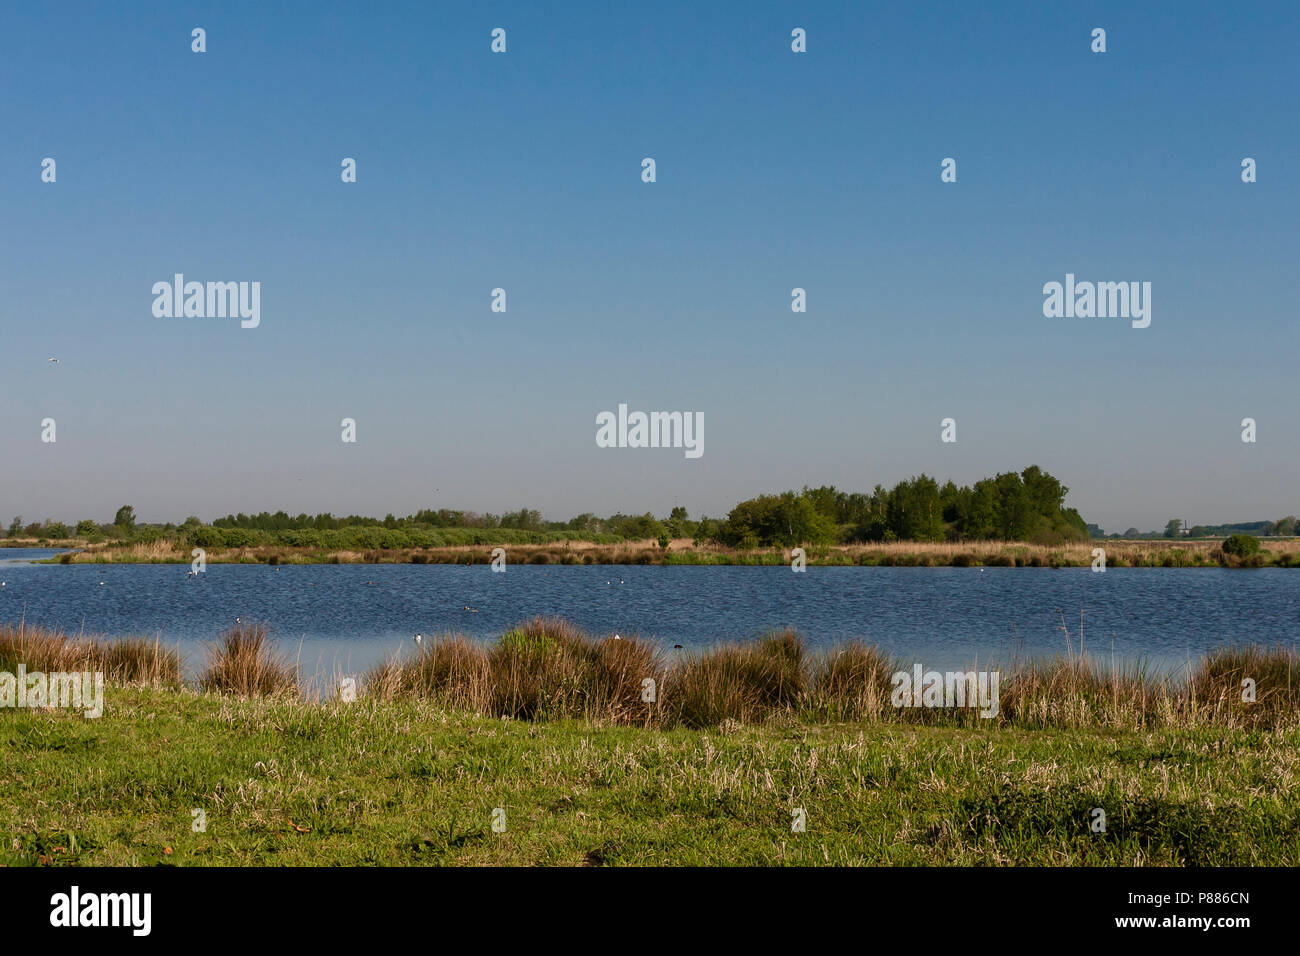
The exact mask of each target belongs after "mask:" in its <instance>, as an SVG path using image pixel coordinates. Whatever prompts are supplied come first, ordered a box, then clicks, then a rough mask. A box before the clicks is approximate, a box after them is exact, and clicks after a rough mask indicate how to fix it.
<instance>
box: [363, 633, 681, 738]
mask: <svg viewBox="0 0 1300 956" xmlns="http://www.w3.org/2000/svg"><path fill="white" fill-rule="evenodd" d="M663 674H664V667H663V664H662V661H661V660H660V657H659V652H658V649H657V648H656V647H655V646H654V645H653V644H650V643H647V642H645V641H639V640H637V639H636V638H624V639H615V638H606V639H603V640H600V639H594V638H592V637H590V636H589V635H587V634H586V633H585V632H583V631H582V630H580V629H579V628H577V627H575V626H574V625H572V624H570V623H569V622H567V621H563V620H552V619H544V618H538V619H534V620H532V621H528V622H527V623H525V624H523V625H521V626H519V627H517V628H515V629H514V630H511V631H509V632H507V633H506V634H504V635H502V637H501V638H500V640H499V641H497V643H496V644H494V645H491V646H484V645H482V644H478V643H475V642H473V641H470V640H468V639H466V638H464V637H460V636H454V635H447V636H444V637H440V638H435V639H433V640H431V641H430V642H429V643H428V644H427V645H425V646H423V647H422V648H421V649H420V650H419V651H418V652H417V653H416V654H415V655H414V656H413V657H410V658H406V659H398V658H392V659H390V660H388V661H385V662H384V663H382V664H380V665H379V666H378V667H376V668H374V669H373V670H371V671H370V673H369V674H368V675H367V676H366V688H367V693H369V694H371V695H372V696H375V697H378V698H380V699H389V700H391V699H394V698H396V697H401V696H404V695H412V696H416V697H420V698H423V699H427V700H433V701H437V702H438V703H440V704H443V705H444V706H448V707H462V708H467V709H470V710H476V711H479V712H481V713H488V714H493V715H495V716H501V717H512V718H519V719H523V720H536V719H543V718H552V719H554V718H560V717H580V718H585V719H588V720H592V721H596V722H604V723H624V724H628V723H631V724H636V723H648V722H651V721H653V720H654V719H655V718H656V717H657V715H658V704H657V701H656V700H655V699H653V698H656V697H657V696H658V695H657V693H656V694H651V695H648V696H650V697H651V698H652V699H650V700H643V699H642V691H643V689H644V688H645V687H646V685H645V681H646V680H647V679H650V680H653V681H655V685H654V686H655V687H656V689H657V687H658V686H659V684H660V683H662V680H663Z"/></svg>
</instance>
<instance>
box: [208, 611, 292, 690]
mask: <svg viewBox="0 0 1300 956" xmlns="http://www.w3.org/2000/svg"><path fill="white" fill-rule="evenodd" d="M268 637H269V634H268V631H267V629H266V626H265V625H263V624H236V625H235V626H234V627H232V628H230V629H229V630H227V631H226V632H225V633H224V634H222V635H221V637H220V639H219V640H218V641H217V644H216V645H215V646H214V647H212V648H211V650H210V651H209V652H208V667H207V670H205V671H204V672H203V674H202V676H201V677H200V678H199V685H200V686H201V687H202V688H203V689H204V690H209V691H218V692H220V693H226V694H236V695H238V696H240V697H275V696H282V695H290V694H298V693H299V692H300V688H299V685H298V672H297V669H296V668H295V667H294V666H293V665H291V664H290V663H289V662H288V660H287V659H286V658H285V657H283V656H280V655H276V654H274V653H272V652H271V649H270V647H269V644H268Z"/></svg>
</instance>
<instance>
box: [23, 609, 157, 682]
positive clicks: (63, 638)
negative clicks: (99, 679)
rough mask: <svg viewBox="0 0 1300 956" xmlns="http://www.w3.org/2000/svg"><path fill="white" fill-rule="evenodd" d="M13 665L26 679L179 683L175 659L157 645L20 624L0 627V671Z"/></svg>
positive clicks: (144, 639)
mask: <svg viewBox="0 0 1300 956" xmlns="http://www.w3.org/2000/svg"><path fill="white" fill-rule="evenodd" d="M19 664H22V665H23V666H24V667H25V668H26V669H27V671H28V672H29V673H31V672H33V671H42V672H44V673H47V674H49V673H59V672H64V673H71V672H73V671H100V672H103V674H104V679H105V680H108V681H112V682H114V683H119V684H153V685H169V686H178V685H179V684H180V682H181V660H180V654H179V653H178V652H177V651H176V650H175V649H173V648H165V647H163V646H162V644H161V642H159V641H158V640H153V641H151V640H149V639H147V638H125V639H123V640H117V641H105V640H95V639H92V638H85V637H82V638H70V637H68V636H67V635H65V634H64V633H63V632H61V631H55V630H51V629H49V628H42V627H31V626H29V625H27V624H26V623H19V624H18V626H17V627H13V626H0V669H3V670H7V671H10V672H13V671H14V670H15V669H16V668H17V666H18V665H19Z"/></svg>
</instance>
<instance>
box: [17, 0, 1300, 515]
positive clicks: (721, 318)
mask: <svg viewBox="0 0 1300 956" xmlns="http://www.w3.org/2000/svg"><path fill="white" fill-rule="evenodd" d="M984 7H988V8H991V9H988V10H985V9H980V8H984ZM2 21H3V22H0V88H2V89H3V90H4V91H5V95H4V96H3V97H0V129H3V131H4V135H3V137H0V381H2V382H3V384H2V385H0V515H3V520H5V521H7V520H8V518H9V517H11V516H12V515H14V514H22V515H23V516H24V517H25V518H26V520H28V521H32V520H39V519H42V518H45V517H54V518H58V519H61V520H77V519H79V518H83V517H93V518H95V519H97V520H111V518H112V515H113V512H114V511H115V509H116V508H117V507H118V506H119V505H121V504H124V503H130V504H132V505H134V506H135V508H136V512H137V514H138V515H139V517H140V519H141V520H143V521H166V520H174V521H179V520H181V519H183V518H184V517H185V516H186V515H188V514H191V513H193V514H198V515H200V516H201V517H203V518H205V519H210V518H213V517H216V516H218V515H222V514H225V513H227V512H232V511H260V510H262V509H267V510H271V511H274V510H277V509H281V508H283V509H284V510H286V511H289V512H290V513H294V514H296V513H298V512H302V511H306V512H317V511H326V510H329V511H333V512H335V513H366V514H376V515H380V516H382V515H383V514H384V513H386V512H394V513H398V514H406V513H410V512H412V511H415V510H417V509H419V508H423V507H431V508H438V507H450V508H466V509H474V510H478V511H494V512H499V511H502V510H508V509H515V508H518V507H521V506H528V507H534V508H539V509H540V510H541V511H542V512H543V513H544V514H545V515H546V516H547V517H550V518H568V517H570V516H571V515H573V514H575V513H578V512H582V511H594V512H596V513H598V514H608V513H612V512H614V511H617V510H622V511H628V512H642V511H645V510H653V511H654V512H656V513H657V514H665V513H667V511H668V510H669V509H670V508H671V507H672V506H673V505H676V504H682V505H685V506H686V507H687V508H688V509H689V511H690V513H691V515H692V517H698V516H699V514H700V513H702V512H703V513H706V514H709V515H711V516H715V517H716V516H719V515H722V514H725V512H726V511H727V510H728V509H729V508H730V506H731V505H733V504H734V503H735V502H736V501H738V500H740V499H742V498H746V497H750V496H752V495H754V494H757V493H760V492H765V491H778V490H782V489H785V488H788V487H799V486H801V485H803V484H805V483H808V484H812V485H818V484H823V483H833V484H835V485H837V486H839V487H841V488H845V489H848V490H870V488H871V487H872V486H873V485H875V484H876V483H882V484H885V485H890V484H892V483H894V482H896V481H898V480H899V479H901V478H905V477H908V476H911V475H913V474H917V473H919V472H922V471H925V472H927V473H930V474H933V475H936V476H938V477H939V478H940V480H943V479H946V478H952V479H954V480H956V481H957V482H958V483H967V482H971V481H974V480H976V479H978V478H980V477H983V476H986V475H991V474H993V473H995V472H998V471H1006V470H1019V469H1021V468H1023V467H1025V466H1026V465H1029V464H1038V465H1040V466H1042V467H1043V468H1045V469H1047V470H1048V471H1050V472H1052V473H1053V474H1055V475H1057V476H1058V477H1059V478H1060V479H1061V480H1062V481H1063V482H1064V483H1065V484H1066V485H1067V486H1068V487H1069V488H1070V489H1071V493H1070V496H1069V498H1068V503H1071V504H1073V505H1075V506H1076V507H1078V508H1079V509H1080V511H1081V513H1082V514H1083V515H1084V517H1085V519H1087V520H1089V521H1093V522H1097V523H1099V524H1101V525H1102V526H1103V527H1104V528H1105V529H1106V530H1107V531H1122V530H1124V529H1125V528H1127V527H1128V526H1129V525H1137V526H1139V527H1140V528H1143V529H1151V528H1157V527H1162V526H1163V524H1164V522H1165V520H1166V519H1168V518H1170V517H1174V516H1177V517H1183V518H1186V519H1187V521H1188V522H1189V523H1191V524H1195V523H1218V522H1223V521H1235V520H1254V519H1262V518H1278V517H1281V516H1283V515H1285V514H1288V513H1294V512H1297V511H1300V496H1298V495H1297V488H1296V480H1295V479H1296V477H1297V475H1298V474H1300V441H1297V439H1298V438H1300V417H1298V416H1297V414H1296V408H1297V399H1298V395H1297V388H1296V382H1297V371H1298V369H1300V350H1297V344H1300V333H1298V332H1297V328H1296V316H1297V310H1296V303H1297V298H1298V297H1300V265H1298V263H1297V249H1298V245H1300V244H1298V243H1297V239H1296V235H1297V222H1300V208H1298V207H1300V203H1298V202H1297V198H1298V196H1300V191H1298V189H1297V182H1300V142H1298V139H1300V137H1298V135H1297V132H1298V126H1297V123H1298V120H1297V112H1296V104H1295V95H1296V90H1297V88H1300V83H1298V82H1297V80H1298V79H1300V76H1298V74H1300V54H1298V53H1297V49H1298V48H1300V4H1296V3H1294V2H1290V0H1288V2H1276V3H1251V2H1245V3H1233V4H1227V3H1197V2H1190V0H1180V2H1176V3H1175V2H1170V3H1143V4H1132V3H1127V2H1123V3H1099V2H1098V3H1043V2H1025V3H991V4H973V3H966V2H959V3H958V2H954V3H926V4H914V3H896V4H892V3H891V4H874V3H873V4H866V3H847V2H846V3H802V4H801V3H767V2H749V3H744V4H740V3H735V4H702V3H655V4H650V5H631V4H608V3H565V4H562V5H560V4H550V3H539V2H528V3H519V4H502V3H465V4H432V3H411V4H387V3H384V4H356V3H346V4H345V3H310V4H308V3H302V4H266V3H229V2H222V3H209V4H163V3H159V4H129V5H124V4H59V5H54V6H51V5H41V4H21V5H19V4H12V5H10V6H9V7H8V8H7V9H6V11H5V12H4V14H3V18H2ZM195 27H202V28H204V29H205V30H206V31H207V52H205V53H202V54H198V53H194V52H192V51H191V30H192V29H193V28H195ZM495 27H502V28H504V29H505V30H506V31H507V34H506V36H507V52H506V53H504V54H494V53H492V52H491V50H490V43H491V36H490V33H491V31H492V29H493V28H495ZM795 27H802V28H804V29H805V30H806V31H807V46H808V51H807V53H804V54H796V53H793V52H792V51H791V47H790V45H791V38H790V33H791V30H792V29H794V28H795ZM1094 27H1103V28H1105V30H1106V31H1107V36H1106V43H1107V51H1106V52H1105V53H1104V54H1095V53H1093V52H1092V51H1091V48H1090V47H1091V42H1092V41H1091V31H1092V29H1093V28H1094ZM45 157H52V158H53V159H55V161H56V163H57V181H56V182H55V183H52V184H51V183H43V182H42V181H41V161H42V159H43V158H45ZM344 157H353V158H355V159H356V161H357V182H356V183H343V182H342V181H341V179H340V162H341V160H342V159H343V158H344ZM644 157H653V158H654V159H655V160H656V164H657V182H655V183H644V182H642V179H641V161H642V159H643V158H644ZM945 157H952V158H954V159H956V161H957V173H958V177H957V182H956V183H942V182H940V162H941V160H943V159H944V158H945ZM1244 157H1252V158H1254V159H1255V160H1256V162H1257V168H1258V181H1257V182H1255V183H1251V184H1246V183H1243V182H1242V181H1241V161H1242V159H1243V158H1244ZM177 272H181V273H184V274H185V276H186V278H187V279H189V280H198V281H209V280H211V281H258V282H260V283H261V324H260V326H259V327H258V328H256V329H241V328H240V326H239V322H238V320H237V319H209V318H156V317H155V316H154V315H153V312H152V305H153V298H154V297H153V294H152V292H151V289H152V286H153V284H154V283H155V282H158V281H170V280H171V277H172V275H173V274H174V273H177ZM1067 272H1069V273H1074V274H1076V276H1077V277H1078V278H1079V280H1081V281H1082V280H1085V279H1087V280H1093V281H1148V282H1150V283H1151V284H1152V313H1151V317H1152V321H1151V325H1150V327H1149V328H1146V329H1134V328H1132V327H1131V326H1130V323H1129V322H1128V321H1127V320H1124V319H1117V318H1107V319H1099V318H1093V319H1075V318H1071V319H1066V318H1046V317H1044V315H1043V300H1044V296H1043V292H1042V289H1043V285H1044V283H1047V282H1051V281H1058V282H1062V281H1064V278H1065V275H1066V273H1067ZM497 287H501V288H504V289H506V292H507V309H508V311H507V312H505V313H504V314H500V313H493V312H492V311H491V310H490V303H491V290H492V289H494V288H497ZM795 287H802V288H804V289H806V290H807V302H808V311H807V312H806V313H805V314H795V313H792V311H791V308H790V302H791V289H793V288H795ZM50 357H57V358H58V359H59V363H58V364H57V365H56V364H52V363H50V362H48V361H47V359H48V358H50ZM620 402H623V403H627V404H628V405H629V406H630V408H631V409H633V410H637V409H640V410H645V411H651V410H679V411H692V412H700V413H702V414H703V416H704V420H705V436H704V437H705V444H704V449H705V450H704V454H703V456H702V457H700V458H698V459H694V460H691V459H687V458H686V457H685V456H684V455H683V453H682V452H681V451H680V450H672V449H626V448H623V449H608V448H603V449H602V448H598V447H597V446H596V442H595V435H596V423H595V419H596V415H597V414H598V413H599V412H601V411H604V410H614V409H616V408H617V406H618V404H619V403H620ZM949 416H951V417H953V418H955V419H956V421H957V428H958V432H957V435H958V441H957V442H956V443H955V444H943V443H941V442H940V440H939V439H940V420H941V419H942V418H945V417H949ZM47 417H49V418H53V419H55V421H56V423H57V441H56V442H55V443H54V444H47V443H42V442H41V421H42V419H44V418H47ZM344 417H352V418H355V419H356V421H357V439H358V440H357V442H356V443H355V444H345V443H343V442H342V441H341V440H340V431H341V429H340V421H341V419H343V418H344ZM1245 417H1252V418H1254V419H1256V421H1257V422H1258V441H1257V442H1256V443H1254V444H1246V443H1243V442H1242V441H1241V426H1240V423H1241V420H1242V419H1243V418H1245Z"/></svg>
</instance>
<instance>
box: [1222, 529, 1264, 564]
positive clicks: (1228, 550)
mask: <svg viewBox="0 0 1300 956" xmlns="http://www.w3.org/2000/svg"><path fill="white" fill-rule="evenodd" d="M1222 548H1223V553H1224V554H1230V555H1232V556H1233V557H1237V558H1248V557H1250V556H1251V555H1252V554H1257V553H1259V538H1256V537H1255V536H1254V535H1249V534H1234V535H1230V536H1229V537H1228V538H1227V540H1225V541H1224V542H1223V545H1222Z"/></svg>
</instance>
